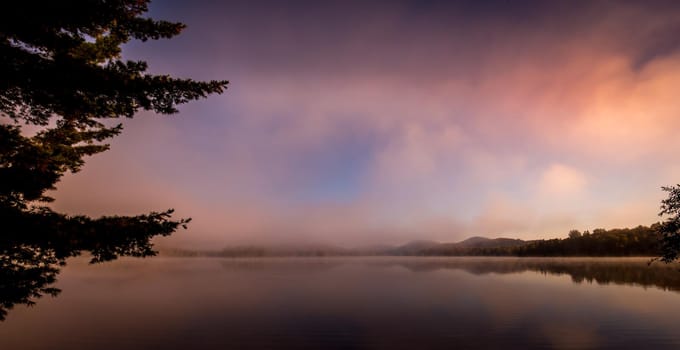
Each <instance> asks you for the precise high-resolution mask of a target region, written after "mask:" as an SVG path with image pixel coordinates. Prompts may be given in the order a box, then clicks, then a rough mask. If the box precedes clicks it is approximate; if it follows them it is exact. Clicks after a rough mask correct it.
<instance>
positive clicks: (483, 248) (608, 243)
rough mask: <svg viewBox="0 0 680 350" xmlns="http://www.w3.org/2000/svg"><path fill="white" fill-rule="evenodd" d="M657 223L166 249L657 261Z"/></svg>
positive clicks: (244, 254) (219, 254)
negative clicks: (368, 243)
mask: <svg viewBox="0 0 680 350" xmlns="http://www.w3.org/2000/svg"><path fill="white" fill-rule="evenodd" d="M660 239H661V234H660V233H659V224H654V225H652V226H638V227H635V228H621V229H611V230H605V229H595V230H593V231H592V232H591V231H584V232H580V231H577V230H572V231H570V232H569V234H568V237H567V238H563V239H559V238H557V239H543V240H534V241H523V240H519V239H508V238H496V239H489V238H483V237H473V238H470V239H467V240H465V241H461V242H457V243H439V242H431V241H416V242H411V243H408V244H405V245H402V246H396V247H395V246H376V247H363V248H354V249H346V248H341V247H335V246H328V245H302V246H293V245H288V246H252V245H251V246H232V247H227V248H224V249H222V250H215V251H191V250H181V249H172V250H164V251H163V253H164V254H166V255H170V256H184V257H200V256H202V257H234V258H237V257H324V256H329V257H330V256H624V257H625V256H660V254H661V249H660Z"/></svg>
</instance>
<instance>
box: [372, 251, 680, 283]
mask: <svg viewBox="0 0 680 350" xmlns="http://www.w3.org/2000/svg"><path fill="white" fill-rule="evenodd" d="M650 262H651V260H650V259H645V258H631V259H626V258H624V259H616V258H561V259H560V258H557V259H556V258H497V259H493V258H487V259H485V258H469V259H468V258H451V259H446V258H442V259H406V260H403V261H393V262H381V264H391V265H398V266H402V267H404V268H407V269H409V270H411V271H434V270H441V269H457V270H463V271H466V272H469V273H472V274H475V275H483V274H490V273H497V274H510V273H521V272H527V271H532V272H538V273H541V274H546V275H548V274H549V275H567V276H570V277H571V280H572V281H573V282H574V283H583V282H586V283H597V284H604V285H606V284H610V283H613V284H622V285H637V286H642V287H656V288H660V289H663V290H672V291H680V266H679V265H678V264H665V263H659V262H653V263H651V264H650Z"/></svg>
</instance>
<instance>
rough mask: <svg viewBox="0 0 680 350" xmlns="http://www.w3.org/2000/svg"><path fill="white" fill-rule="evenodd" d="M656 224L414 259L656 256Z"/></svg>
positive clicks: (445, 250) (440, 249) (442, 249)
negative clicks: (437, 257)
mask: <svg viewBox="0 0 680 350" xmlns="http://www.w3.org/2000/svg"><path fill="white" fill-rule="evenodd" d="M659 240H660V235H659V233H658V224H654V225H652V226H638V227H635V228H622V229H611V230H605V229H595V230H593V231H592V232H590V231H584V232H580V231H578V230H572V231H570V232H569V236H568V237H567V238H564V239H547V240H535V241H526V243H525V244H522V245H517V246H510V247H485V248H465V247H459V246H455V245H449V246H447V245H444V244H443V245H440V246H436V247H430V248H427V249H424V250H423V251H421V252H420V254H417V255H428V256H659V254H660V245H659Z"/></svg>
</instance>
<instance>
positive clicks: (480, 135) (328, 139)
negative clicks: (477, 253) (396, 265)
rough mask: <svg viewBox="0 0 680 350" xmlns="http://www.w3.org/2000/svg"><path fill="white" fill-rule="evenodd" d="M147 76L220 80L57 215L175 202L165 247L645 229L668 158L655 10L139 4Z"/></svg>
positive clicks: (84, 183) (675, 175)
mask: <svg viewBox="0 0 680 350" xmlns="http://www.w3.org/2000/svg"><path fill="white" fill-rule="evenodd" d="M151 15H152V16H154V17H157V18H163V19H168V20H176V21H181V22H184V23H186V24H187V25H188V28H187V29H186V30H185V32H184V33H183V34H182V35H180V36H179V37H176V38H175V39H172V40H166V41H158V42H147V43H130V44H129V45H127V46H126V47H125V50H124V55H125V57H127V58H130V59H145V60H148V61H149V63H150V67H151V71H152V72H154V73H169V74H173V75H177V76H180V77H193V78H196V79H229V80H230V81H231V84H230V87H229V90H228V91H227V93H226V94H224V95H221V96H213V97H211V98H209V99H207V100H205V101H199V102H196V103H192V104H190V105H186V106H183V107H182V108H181V113H180V114H179V115H176V116H171V117H168V118H161V117H155V116H149V115H141V116H139V117H138V118H137V119H135V120H131V121H127V122H126V123H125V127H126V129H125V132H124V134H123V135H122V136H120V137H119V138H117V139H115V140H114V141H113V142H112V150H111V151H109V152H107V153H104V154H101V155H97V156H95V157H93V158H91V159H90V160H89V161H88V163H87V165H86V166H85V168H84V170H83V171H82V172H81V173H79V174H76V175H73V176H68V177H66V178H65V179H64V180H63V181H62V183H61V184H60V185H59V191H58V192H57V193H56V195H55V197H56V198H57V202H56V203H55V206H56V207H57V208H58V209H60V210H65V211H67V212H70V213H86V214H94V215H98V214H115V213H120V214H124V213H130V214H133V213H139V212H144V211H148V210H161V209H165V208H167V207H175V208H176V209H177V212H178V214H179V215H182V216H191V217H192V218H194V222H192V224H191V227H190V229H189V231H188V232H184V233H179V234H176V235H174V236H173V237H171V238H170V241H169V242H166V244H168V245H178V244H183V245H193V246H196V247H199V246H200V247H205V246H209V245H213V244H228V243H237V242H238V243H241V242H288V241H313V242H324V243H335V244H344V245H352V244H365V243H378V242H380V243H401V242H403V241H406V240H411V239H435V240H442V241H456V240H460V239H463V238H466V237H468V236H472V235H483V236H489V237H498V236H511V237H518V238H525V239H533V238H544V237H558V236H565V235H566V232H567V231H568V230H569V229H572V228H576V229H592V228H597V227H604V228H611V227H625V226H636V225H638V224H645V225H647V224H650V223H652V222H654V221H656V220H658V218H657V216H656V212H657V211H658V210H657V208H658V203H659V200H660V199H661V198H662V197H663V193H661V191H660V190H659V187H660V186H662V185H669V184H674V183H676V182H678V179H680V164H679V163H678V162H677V161H675V159H677V154H678V152H679V151H680V138H678V137H677V131H678V130H680V117H679V116H680V103H679V102H678V93H677V92H678V91H680V89H679V88H680V52H679V51H678V48H680V39H679V38H680V3H678V2H675V1H644V2H642V1H598V2H578V3H575V2H570V1H550V2H544V1H540V2H539V1H536V2H533V1H489V2H483V4H481V3H480V2H478V1H458V2H450V1H389V2H387V1H385V2H381V1H375V2H370V4H366V2H362V1H324V2H323V3H319V2H312V1H292V2H288V1H286V2H280V1H224V2H219V3H217V2H213V1H191V2H187V1H156V2H155V3H152V5H151Z"/></svg>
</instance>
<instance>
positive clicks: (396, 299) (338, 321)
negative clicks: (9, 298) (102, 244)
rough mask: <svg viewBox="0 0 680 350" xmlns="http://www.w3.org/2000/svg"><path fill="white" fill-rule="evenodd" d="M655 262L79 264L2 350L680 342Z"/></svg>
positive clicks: (3, 338)
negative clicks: (56, 295) (56, 292)
mask: <svg viewBox="0 0 680 350" xmlns="http://www.w3.org/2000/svg"><path fill="white" fill-rule="evenodd" d="M646 263H647V260H646V259H578V258H576V259H569V258H567V259H517V258H365V259H361V258H354V259H343V258H338V259H334V258H331V259H329V258H326V259H183V258H163V257H159V258H156V259H150V260H144V261H140V260H135V259H122V260H119V261H116V262H113V263H110V264H101V265H87V261H86V260H85V259H74V260H71V261H70V263H69V265H68V266H67V267H66V268H65V269H64V272H63V274H62V275H60V279H59V282H58V284H57V285H58V287H60V288H63V293H62V294H61V295H60V296H59V298H45V299H42V300H41V301H40V302H39V303H38V304H36V305H35V306H34V307H31V308H28V307H25V306H20V307H17V308H16V309H14V310H13V311H12V313H11V314H10V315H9V316H8V318H7V320H6V321H5V322H4V323H3V324H2V327H0V346H2V348H3V349H5V348H6V349H43V348H54V349H95V348H96V349H130V348H162V349H187V348H200V349H414V348H426V349H451V348H452V347H454V348H464V349H499V348H502V349H617V350H618V349H642V348H653V349H677V348H678V346H680V333H679V332H678V320H679V319H680V316H679V315H680V314H679V312H680V303H678V287H680V285H679V284H678V275H677V266H673V267H670V266H668V265H653V266H652V267H649V266H647V264H646ZM579 266H583V267H585V269H580V268H579ZM650 269H651V270H652V271H650ZM658 269H661V270H665V273H664V272H659V273H656V272H653V271H655V270H658ZM578 276H582V277H585V279H586V280H585V281H583V280H581V282H576V279H577V277H578ZM654 277H658V279H656V278H654ZM603 280H609V281H608V283H603V282H602V281H603ZM669 281H672V282H670V283H668V282H669ZM643 286H644V287H643ZM667 288H669V289H670V290H664V289H667ZM499 291H502V292H500V293H499ZM104 315H105V317H104ZM27 330H33V331H27Z"/></svg>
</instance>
